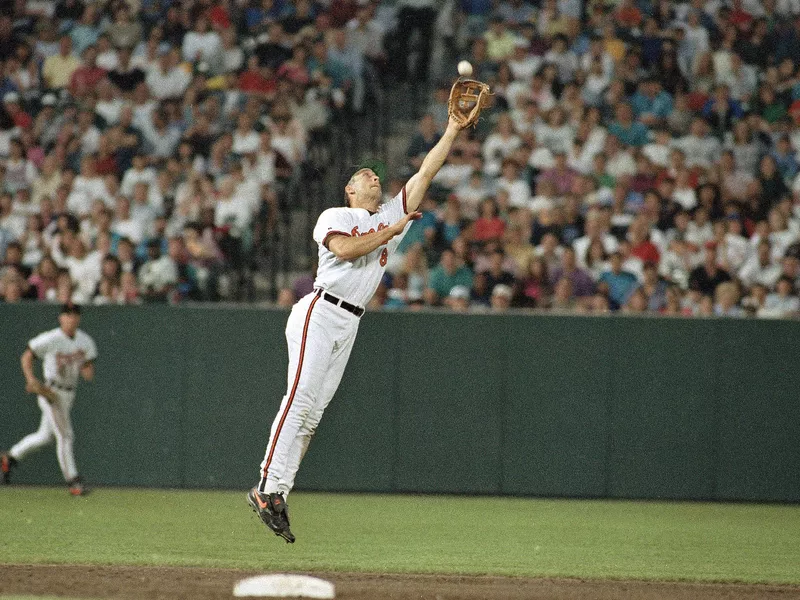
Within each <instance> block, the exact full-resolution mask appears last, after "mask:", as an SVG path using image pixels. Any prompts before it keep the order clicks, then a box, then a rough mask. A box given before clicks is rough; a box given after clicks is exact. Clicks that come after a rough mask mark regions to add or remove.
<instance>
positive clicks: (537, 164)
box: [528, 146, 556, 171]
mask: <svg viewBox="0 0 800 600" xmlns="http://www.w3.org/2000/svg"><path fill="white" fill-rule="evenodd" d="M528 164H529V165H530V166H532V167H533V168H534V169H538V170H539V171H542V170H544V169H550V168H552V167H554V166H555V164H556V159H555V157H554V156H553V153H552V152H550V149H549V148H547V147H546V146H540V147H538V148H534V149H533V152H531V155H530V157H529V158H528Z"/></svg>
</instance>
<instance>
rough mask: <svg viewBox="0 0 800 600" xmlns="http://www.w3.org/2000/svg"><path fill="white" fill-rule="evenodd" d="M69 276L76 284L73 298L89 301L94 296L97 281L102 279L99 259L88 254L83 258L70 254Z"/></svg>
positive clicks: (67, 262) (77, 300) (68, 263)
mask: <svg viewBox="0 0 800 600" xmlns="http://www.w3.org/2000/svg"><path fill="white" fill-rule="evenodd" d="M65 262H66V264H67V268H68V269H69V276H70V277H71V278H72V282H73V284H74V285H75V292H74V294H73V300H75V302H81V303H84V302H88V301H89V300H91V298H92V296H94V292H95V290H96V289H97V283H98V282H99V281H100V268H99V265H98V263H97V260H95V258H94V257H93V256H92V255H91V254H87V255H86V256H84V257H83V258H76V257H74V256H69V257H67V258H66V261H65Z"/></svg>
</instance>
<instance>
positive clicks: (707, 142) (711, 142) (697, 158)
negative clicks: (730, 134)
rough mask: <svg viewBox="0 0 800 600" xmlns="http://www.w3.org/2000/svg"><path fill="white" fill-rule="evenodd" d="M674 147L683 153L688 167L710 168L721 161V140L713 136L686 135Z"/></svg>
mask: <svg viewBox="0 0 800 600" xmlns="http://www.w3.org/2000/svg"><path fill="white" fill-rule="evenodd" d="M674 146H675V147H676V148H678V149H679V150H682V151H683V153H684V155H685V156H686V166H687V167H703V168H708V167H710V166H711V165H712V164H715V163H716V162H717V161H718V160H719V157H720V154H721V151H722V146H721V144H720V143H719V140H718V139H717V138H715V137H712V136H706V137H697V136H694V135H685V136H683V137H682V138H679V139H677V140H675V142H674Z"/></svg>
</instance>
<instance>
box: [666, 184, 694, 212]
mask: <svg viewBox="0 0 800 600" xmlns="http://www.w3.org/2000/svg"><path fill="white" fill-rule="evenodd" d="M672 199H673V200H674V201H675V202H677V203H678V204H680V205H681V206H682V207H683V208H685V209H686V210H692V209H693V208H694V207H695V206H697V194H696V193H695V191H694V189H693V188H691V187H685V188H680V189H679V188H677V187H676V188H675V191H674V192H672Z"/></svg>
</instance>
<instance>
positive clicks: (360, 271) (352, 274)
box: [314, 187, 411, 306]
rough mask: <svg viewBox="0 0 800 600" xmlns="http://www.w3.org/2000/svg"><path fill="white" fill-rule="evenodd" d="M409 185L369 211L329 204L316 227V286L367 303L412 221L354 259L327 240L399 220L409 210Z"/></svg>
mask: <svg viewBox="0 0 800 600" xmlns="http://www.w3.org/2000/svg"><path fill="white" fill-rule="evenodd" d="M405 207H406V188H405V187H403V189H402V190H401V192H400V193H399V194H397V196H395V197H394V198H392V199H391V200H389V201H388V202H384V203H383V204H381V206H380V207H379V208H378V212H376V213H370V212H369V211H368V210H366V209H364V208H348V207H344V206H342V207H337V208H329V209H328V210H326V211H323V213H322V214H321V215H320V216H319V219H318V220H317V224H316V226H315V227H314V241H315V242H317V244H318V245H319V266H318V267H317V278H316V280H315V281H314V287H321V288H322V289H325V290H328V291H329V292H330V293H331V294H333V295H335V296H338V297H339V298H342V299H344V300H347V301H348V302H350V303H351V304H355V305H357V306H364V305H366V304H367V302H369V301H370V298H372V296H373V294H375V290H377V289H378V284H380V282H381V277H383V272H384V270H385V269H386V263H387V261H388V258H389V255H390V254H392V253H394V251H395V250H397V246H398V245H399V244H400V241H401V240H402V239H403V236H404V235H405V234H406V233H407V232H408V227H409V226H410V225H411V223H409V224H408V225H407V226H406V228H405V229H404V230H403V232H402V233H400V234H399V235H396V236H395V237H393V238H392V239H391V240H389V241H388V242H387V243H386V244H384V245H383V246H380V247H379V248H376V249H375V250H373V251H372V252H370V253H369V254H365V255H364V256H361V257H359V258H357V259H355V260H351V261H348V260H340V259H338V258H337V257H336V255H335V254H334V253H333V252H331V251H330V250H329V249H328V240H329V239H330V238H331V236H333V235H337V234H338V235H346V236H348V237H351V236H359V235H364V234H366V233H375V232H376V231H381V230H382V229H385V228H387V227H389V226H390V225H393V224H395V223H397V221H399V220H400V219H402V218H403V217H404V216H405V214H406V210H405Z"/></svg>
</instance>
